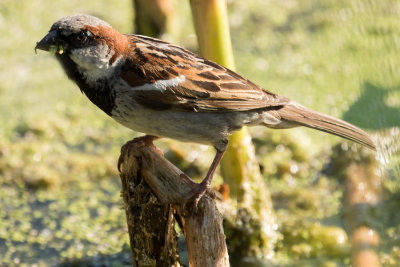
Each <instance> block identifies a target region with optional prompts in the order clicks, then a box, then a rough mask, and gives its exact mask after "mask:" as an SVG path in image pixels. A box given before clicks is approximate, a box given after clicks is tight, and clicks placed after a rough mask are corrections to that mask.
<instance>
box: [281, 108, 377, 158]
mask: <svg viewBox="0 0 400 267" xmlns="http://www.w3.org/2000/svg"><path fill="white" fill-rule="evenodd" d="M277 112H278V114H279V115H280V117H281V121H284V122H285V121H286V122H288V123H289V124H292V123H295V124H298V125H302V126H306V127H309V128H313V129H317V130H320V131H323V132H327V133H330V134H334V135H337V136H340V137H343V138H346V139H348V140H351V141H354V142H356V143H359V144H361V145H364V146H366V147H368V148H370V149H372V150H376V146H375V144H374V142H373V141H372V140H371V138H370V137H369V135H368V134H367V133H366V132H364V131H363V130H361V129H360V128H358V127H356V126H354V125H352V124H350V123H347V122H345V121H342V120H340V119H336V118H334V117H331V116H329V115H325V114H323V113H320V112H317V111H313V110H311V109H308V108H306V107H304V106H302V105H300V104H297V103H294V102H290V103H288V104H286V105H285V106H283V107H282V108H281V109H279V110H277Z"/></svg>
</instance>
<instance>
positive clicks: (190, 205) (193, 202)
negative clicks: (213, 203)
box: [180, 174, 216, 217]
mask: <svg viewBox="0 0 400 267" xmlns="http://www.w3.org/2000/svg"><path fill="white" fill-rule="evenodd" d="M181 175H183V176H186V174H181ZM185 178H188V177H187V176H186V177H185ZM205 193H207V194H208V195H209V196H211V197H212V198H215V197H216V196H215V193H214V191H213V190H212V189H211V188H210V185H209V183H208V182H207V181H203V182H201V183H200V184H197V185H196V187H194V188H193V189H192V190H190V191H189V192H188V193H186V194H185V195H184V197H183V200H182V203H181V207H180V211H181V214H182V216H184V217H188V216H190V215H191V214H193V213H195V212H197V205H198V204H199V201H200V199H201V198H202V197H203V196H204V194H205Z"/></svg>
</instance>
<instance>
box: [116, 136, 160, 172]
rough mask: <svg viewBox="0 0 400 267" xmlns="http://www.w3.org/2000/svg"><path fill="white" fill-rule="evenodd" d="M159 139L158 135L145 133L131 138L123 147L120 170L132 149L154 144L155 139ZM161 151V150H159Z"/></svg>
mask: <svg viewBox="0 0 400 267" xmlns="http://www.w3.org/2000/svg"><path fill="white" fill-rule="evenodd" d="M156 139H158V137H157V136H152V135H145V136H140V137H136V138H134V139H132V140H129V141H128V142H126V143H125V144H124V145H123V146H122V147H121V154H120V155H119V158H118V165H117V167H118V171H119V172H121V165H122V163H123V162H124V159H125V157H126V156H127V155H128V156H129V154H130V151H131V150H132V149H136V148H139V147H142V146H153V141H154V140H156ZM158 152H159V151H158ZM161 153H162V152H161Z"/></svg>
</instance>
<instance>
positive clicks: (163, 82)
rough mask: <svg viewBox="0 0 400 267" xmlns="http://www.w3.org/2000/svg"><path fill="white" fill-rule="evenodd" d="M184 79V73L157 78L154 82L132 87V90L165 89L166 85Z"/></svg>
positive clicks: (177, 83) (175, 84) (169, 85)
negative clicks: (173, 76) (165, 78)
mask: <svg viewBox="0 0 400 267" xmlns="http://www.w3.org/2000/svg"><path fill="white" fill-rule="evenodd" d="M185 80H186V76H185V75H180V76H178V77H175V78H172V79H169V80H159V81H156V82H154V83H146V84H143V85H141V86H136V87H132V89H133V90H135V91H136V90H137V91H161V92H162V91H165V90H167V89H168V87H174V86H178V85H179V84H180V83H182V82H184V81H185Z"/></svg>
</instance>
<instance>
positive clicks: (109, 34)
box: [35, 15, 129, 80]
mask: <svg viewBox="0 0 400 267" xmlns="http://www.w3.org/2000/svg"><path fill="white" fill-rule="evenodd" d="M128 47H129V43H128V40H127V37H126V36H125V35H123V34H120V33H119V32H118V31H116V30H115V29H113V28H112V27H111V26H110V25H109V24H108V23H107V22H105V21H103V20H101V19H98V18H96V17H93V16H89V15H74V16H70V17H65V18H62V19H60V20H58V21H57V22H55V23H54V24H53V26H52V27H51V29H50V31H49V33H48V34H47V35H46V36H45V37H44V38H43V39H42V40H41V41H40V42H38V43H37V44H36V47H35V50H36V49H40V50H44V51H49V52H51V53H55V55H56V57H57V59H59V60H60V61H61V63H62V64H63V65H64V67H66V66H65V65H66V64H68V63H66V62H71V61H72V62H73V63H74V64H75V65H76V67H77V68H78V71H79V72H81V74H82V75H83V76H85V77H86V79H89V80H96V79H97V78H98V77H104V75H105V74H106V73H107V72H108V70H110V69H112V67H113V66H114V65H115V64H116V63H117V62H118V61H119V60H120V59H121V58H122V57H123V56H124V54H126V52H127V50H128ZM69 65H71V64H69ZM67 72H68V70H67Z"/></svg>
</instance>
